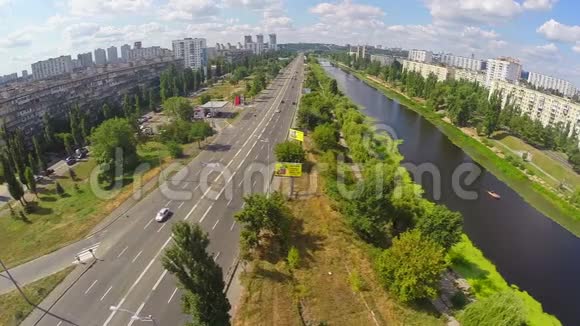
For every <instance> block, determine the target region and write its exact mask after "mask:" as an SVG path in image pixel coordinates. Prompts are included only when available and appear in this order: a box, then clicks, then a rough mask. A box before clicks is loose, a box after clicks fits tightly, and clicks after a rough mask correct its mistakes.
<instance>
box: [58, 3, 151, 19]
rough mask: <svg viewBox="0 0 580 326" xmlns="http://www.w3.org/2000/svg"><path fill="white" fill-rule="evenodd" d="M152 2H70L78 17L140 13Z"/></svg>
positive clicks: (71, 10)
mask: <svg viewBox="0 0 580 326" xmlns="http://www.w3.org/2000/svg"><path fill="white" fill-rule="evenodd" d="M151 3H152V0H98V1H95V0H68V3H67V5H68V8H69V11H70V13H71V14H73V15H77V16H95V15H112V14H119V13H138V12H141V11H144V10H146V9H148V8H149V7H150V6H151Z"/></svg>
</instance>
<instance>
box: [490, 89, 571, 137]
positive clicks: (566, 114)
mask: <svg viewBox="0 0 580 326" xmlns="http://www.w3.org/2000/svg"><path fill="white" fill-rule="evenodd" d="M494 91H500V92H501V94H502V96H503V103H502V105H504V106H505V104H506V103H507V100H508V97H509V99H510V100H511V101H514V103H515V104H516V105H517V106H518V107H519V108H520V110H521V113H522V114H527V115H528V116H529V117H530V118H531V119H533V120H539V121H540V122H541V123H542V125H544V126H548V125H551V126H554V127H555V126H557V125H558V123H561V124H562V125H566V124H568V123H570V125H571V126H572V127H573V128H576V131H577V132H580V104H578V103H574V102H572V101H570V100H568V99H566V98H563V97H560V96H555V95H549V94H545V93H542V92H540V91H536V90H533V89H529V88H526V87H523V86H519V85H514V84H512V83H509V82H506V81H501V80H494V81H493V82H492V85H491V91H490V94H492V93H493V92H494ZM573 128H571V129H572V130H573Z"/></svg>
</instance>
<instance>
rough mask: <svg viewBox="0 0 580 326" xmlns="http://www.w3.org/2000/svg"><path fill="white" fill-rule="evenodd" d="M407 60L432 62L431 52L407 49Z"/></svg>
mask: <svg viewBox="0 0 580 326" xmlns="http://www.w3.org/2000/svg"><path fill="white" fill-rule="evenodd" d="M409 60H411V61H417V62H424V63H431V62H433V52H431V51H425V50H411V51H409Z"/></svg>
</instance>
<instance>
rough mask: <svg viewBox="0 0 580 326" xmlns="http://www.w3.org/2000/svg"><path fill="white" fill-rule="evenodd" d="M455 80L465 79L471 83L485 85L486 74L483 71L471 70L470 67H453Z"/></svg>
mask: <svg viewBox="0 0 580 326" xmlns="http://www.w3.org/2000/svg"><path fill="white" fill-rule="evenodd" d="M454 78H455V80H465V81H468V82H472V83H478V84H479V85H482V86H485V81H486V79H487V74H486V73H485V72H483V71H478V70H472V69H469V70H468V69H455V71H454Z"/></svg>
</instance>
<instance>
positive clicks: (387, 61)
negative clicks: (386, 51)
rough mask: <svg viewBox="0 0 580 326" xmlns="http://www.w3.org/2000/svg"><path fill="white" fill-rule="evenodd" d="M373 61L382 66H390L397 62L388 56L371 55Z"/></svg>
mask: <svg viewBox="0 0 580 326" xmlns="http://www.w3.org/2000/svg"><path fill="white" fill-rule="evenodd" d="M371 61H377V62H379V63H380V64H381V66H390V65H392V64H393V62H395V58H394V57H391V56H388V55H382V54H371Z"/></svg>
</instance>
